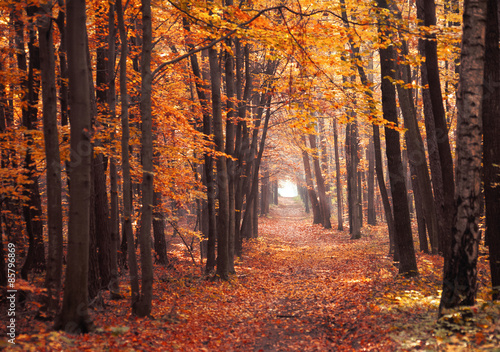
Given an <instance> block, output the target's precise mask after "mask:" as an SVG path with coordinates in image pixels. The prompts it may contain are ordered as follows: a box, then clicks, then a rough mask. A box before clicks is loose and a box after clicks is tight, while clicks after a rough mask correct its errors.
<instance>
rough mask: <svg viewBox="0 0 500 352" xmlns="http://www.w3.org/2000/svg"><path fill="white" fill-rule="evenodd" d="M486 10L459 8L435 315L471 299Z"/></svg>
mask: <svg viewBox="0 0 500 352" xmlns="http://www.w3.org/2000/svg"><path fill="white" fill-rule="evenodd" d="M486 10H487V0H466V1H465V3H464V15H463V35H462V53H461V55H460V80H459V85H460V89H459V92H458V95H457V98H458V99H457V106H458V119H457V150H456V156H457V168H456V173H457V178H456V179H457V185H456V186H457V187H456V194H455V208H454V217H453V228H452V234H453V237H452V242H451V243H452V247H451V257H450V263H449V265H448V266H446V267H445V271H444V277H443V293H442V295H441V303H440V305H439V313H440V314H442V313H443V308H452V307H457V306H462V305H466V306H470V305H474V303H475V299H476V293H477V268H476V264H477V258H478V250H479V217H480V215H481V214H480V211H479V198H480V193H481V171H482V170H481V166H482V143H481V140H482V120H481V114H482V99H483V79H484V60H485V56H484V55H485V29H486V13H487V11H486ZM496 216H498V214H496Z"/></svg>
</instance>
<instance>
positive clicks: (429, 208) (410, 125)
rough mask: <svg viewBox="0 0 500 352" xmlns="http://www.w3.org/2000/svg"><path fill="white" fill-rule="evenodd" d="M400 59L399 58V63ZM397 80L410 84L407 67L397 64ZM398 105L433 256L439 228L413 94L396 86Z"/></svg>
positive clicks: (406, 49)
mask: <svg viewBox="0 0 500 352" xmlns="http://www.w3.org/2000/svg"><path fill="white" fill-rule="evenodd" d="M401 54H402V55H407V54H408V48H407V46H406V41H404V40H402V53H401ZM401 59H402V57H400V60H398V61H401ZM398 72H399V76H398V79H402V80H403V81H404V82H405V84H410V83H411V71H410V67H409V65H404V64H401V63H400V64H399V70H398ZM397 91H398V97H399V103H400V105H401V111H402V114H403V119H404V122H405V127H406V128H407V129H408V130H407V132H406V140H407V148H408V159H409V162H410V163H411V165H412V167H413V168H414V170H415V173H416V176H417V180H416V181H417V183H418V191H419V193H420V196H421V197H422V199H421V202H422V207H423V211H424V216H425V223H426V225H427V229H428V233H429V239H430V242H431V249H432V253H433V254H437V253H438V241H439V228H438V222H437V216H436V210H435V208H434V197H433V195H432V185H431V180H430V177H429V169H428V167H427V159H426V156H425V149H424V143H423V141H422V136H421V135H420V131H419V129H418V122H417V116H416V110H415V106H414V103H413V94H412V91H411V89H406V88H404V87H402V86H401V85H399V84H398V85H397Z"/></svg>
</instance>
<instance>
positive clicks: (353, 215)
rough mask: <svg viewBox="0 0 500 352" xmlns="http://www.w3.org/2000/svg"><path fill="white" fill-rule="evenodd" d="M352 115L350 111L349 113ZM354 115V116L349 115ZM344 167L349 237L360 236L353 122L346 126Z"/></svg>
mask: <svg viewBox="0 0 500 352" xmlns="http://www.w3.org/2000/svg"><path fill="white" fill-rule="evenodd" d="M351 115H352V113H351ZM351 117H354V116H351ZM345 145H346V150H345V151H346V167H347V200H348V201H347V205H348V210H349V233H350V234H351V239H359V238H361V221H360V220H361V219H360V218H359V209H358V202H359V198H358V180H357V175H358V172H357V170H358V162H359V160H358V133H357V126H356V124H354V123H351V124H348V125H347V126H346V142H345Z"/></svg>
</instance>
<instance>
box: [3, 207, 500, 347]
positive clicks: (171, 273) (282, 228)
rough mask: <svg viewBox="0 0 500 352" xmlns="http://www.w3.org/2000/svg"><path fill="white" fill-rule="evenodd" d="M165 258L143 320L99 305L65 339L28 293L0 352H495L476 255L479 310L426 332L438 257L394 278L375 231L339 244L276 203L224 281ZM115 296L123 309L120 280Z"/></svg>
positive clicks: (498, 316)
mask: <svg viewBox="0 0 500 352" xmlns="http://www.w3.org/2000/svg"><path fill="white" fill-rule="evenodd" d="M171 249H172V250H171V251H170V253H171V256H172V258H176V259H175V260H174V267H173V268H165V267H159V266H157V267H156V268H155V276H156V277H155V278H156V280H155V284H154V301H153V312H152V315H153V316H152V318H144V319H138V318H135V317H133V316H131V314H130V306H129V300H128V299H126V300H121V301H111V300H108V299H107V298H108V297H107V294H105V295H104V298H105V306H104V307H100V308H94V309H93V310H92V311H91V314H92V318H93V321H94V324H95V326H96V330H95V332H93V333H90V334H87V335H83V336H73V335H68V334H66V333H63V332H55V331H52V330H51V326H52V323H51V322H43V321H39V320H36V319H35V315H36V311H37V308H38V307H39V304H38V303H37V299H36V297H37V296H36V294H35V292H33V293H32V294H28V296H27V298H26V300H25V302H24V303H23V305H22V306H21V305H20V307H19V311H18V312H17V315H18V320H17V324H18V327H17V328H18V334H19V335H18V336H17V337H16V345H15V346H11V345H9V344H7V343H6V341H5V340H0V349H1V348H2V347H7V350H9V351H37V352H38V351H224V352H225V351H256V352H257V351H263V352H268V351H269V352H271V351H414V350H426V351H500V348H499V346H500V305H499V303H498V302H496V303H492V302H491V301H488V300H487V299H488V297H489V293H488V289H487V284H488V282H489V281H488V280H489V273H488V266H487V262H486V255H485V253H484V250H483V251H482V252H483V253H482V254H481V257H480V261H479V273H480V275H479V279H480V280H479V281H480V293H479V297H478V298H479V299H478V304H477V305H476V306H474V307H472V308H471V309H469V310H468V311H467V312H465V313H464V312H462V313H456V314H454V315H452V316H451V315H450V316H449V317H447V318H445V319H442V320H441V321H439V322H437V321H436V319H437V307H438V304H439V292H440V291H439V290H440V286H441V284H440V280H441V270H442V263H441V261H442V260H441V258H440V257H439V256H432V255H426V254H422V253H418V265H419V271H420V275H419V276H418V277H416V278H410V279H406V278H403V277H400V276H398V275H397V269H396V267H395V266H394V265H393V262H392V260H391V258H389V257H388V256H387V252H388V239H387V232H386V228H385V226H373V227H372V226H365V227H364V228H363V237H362V238H361V239H360V240H350V239H349V234H348V232H346V231H344V232H339V231H336V230H325V229H323V228H322V227H321V226H317V225H311V219H310V217H309V216H307V215H306V214H305V213H303V210H302V207H301V205H300V204H299V203H296V202H295V201H294V200H292V199H287V198H280V205H279V206H274V207H272V210H271V213H270V215H269V216H268V217H265V218H260V236H259V238H258V239H255V240H252V241H249V242H247V243H245V246H244V255H243V257H242V258H241V259H239V260H238V261H237V262H236V275H234V276H233V277H232V278H231V279H230V280H229V281H228V282H220V281H210V280H206V278H205V277H203V276H202V275H201V267H200V265H199V264H197V265H194V264H193V263H192V261H191V257H190V255H189V253H188V251H187V250H186V249H185V247H182V244H180V243H172V244H171ZM121 288H122V292H123V293H124V294H125V296H127V297H128V298H129V296H130V291H129V289H128V283H127V281H126V278H125V277H124V278H123V282H122V283H121ZM0 308H1V309H2V311H1V312H0V318H1V319H0V320H2V321H6V320H4V319H3V318H5V317H4V316H3V313H4V312H5V311H6V309H4V304H2V305H1V306H0ZM3 325H4V326H5V324H3ZM2 331H4V330H3V328H2ZM4 336H5V335H4ZM4 336H2V337H1V338H2V339H4Z"/></svg>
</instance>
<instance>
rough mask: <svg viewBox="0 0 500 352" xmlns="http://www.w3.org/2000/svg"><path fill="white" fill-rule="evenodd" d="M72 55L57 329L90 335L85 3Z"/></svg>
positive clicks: (72, 36)
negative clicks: (61, 291) (62, 279)
mask: <svg viewBox="0 0 500 352" xmlns="http://www.w3.org/2000/svg"><path fill="white" fill-rule="evenodd" d="M66 10H67V16H68V17H67V27H66V28H67V52H68V76H69V91H70V92H71V103H70V106H71V110H70V121H71V145H70V147H71V152H70V158H71V164H70V165H71V170H70V175H71V183H70V187H69V194H70V205H69V207H70V208H69V224H68V257H67V258H68V264H67V266H66V282H65V286H64V298H63V305H62V310H61V312H60V314H59V316H58V319H57V322H56V324H55V327H56V329H58V330H65V331H67V332H71V333H86V332H88V331H90V330H91V329H92V323H91V320H90V317H89V314H88V292H87V290H86V289H84V288H86V287H87V274H88V263H89V224H90V192H91V190H90V186H91V179H90V168H91V166H90V165H91V151H92V148H91V136H90V129H91V126H90V123H91V122H90V116H91V107H90V87H89V85H88V75H89V72H88V65H87V48H86V44H87V40H86V32H87V28H86V14H85V0H73V1H68V2H67V4H66Z"/></svg>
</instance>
